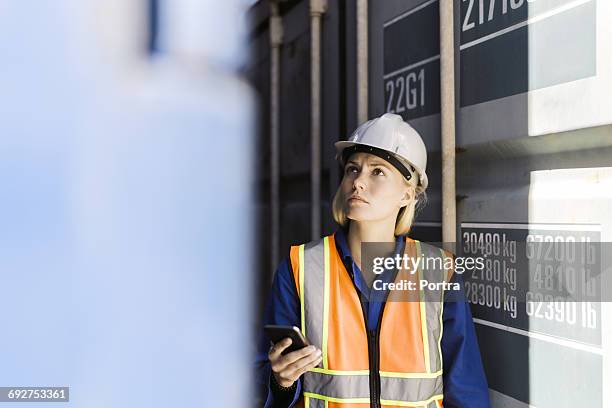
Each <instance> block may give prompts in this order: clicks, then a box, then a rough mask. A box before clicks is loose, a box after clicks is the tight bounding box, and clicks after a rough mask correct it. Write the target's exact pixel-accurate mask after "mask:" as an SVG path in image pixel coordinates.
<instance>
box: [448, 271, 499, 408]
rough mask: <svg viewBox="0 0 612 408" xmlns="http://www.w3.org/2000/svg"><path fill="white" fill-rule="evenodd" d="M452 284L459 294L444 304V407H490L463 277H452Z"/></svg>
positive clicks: (457, 275)
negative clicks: (458, 285) (454, 283)
mask: <svg viewBox="0 0 612 408" xmlns="http://www.w3.org/2000/svg"><path fill="white" fill-rule="evenodd" d="M451 282H458V283H459V284H460V285H461V291H460V293H457V294H453V295H452V296H450V297H449V298H447V301H446V302H444V311H443V317H442V320H443V324H444V329H443V333H442V359H443V367H444V374H443V378H444V407H445V408H467V407H469V408H489V407H490V406H491V404H490V402H489V389H488V386H487V379H486V377H485V374H484V370H483V367H482V360H481V357H480V350H479V349H478V341H477V339H476V331H475V329H474V322H473V321H472V313H471V312H470V304H469V303H468V302H467V301H466V299H465V293H464V288H463V278H462V277H461V275H460V274H457V273H455V274H453V277H452V279H451Z"/></svg>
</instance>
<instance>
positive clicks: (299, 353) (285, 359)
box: [280, 346, 317, 367]
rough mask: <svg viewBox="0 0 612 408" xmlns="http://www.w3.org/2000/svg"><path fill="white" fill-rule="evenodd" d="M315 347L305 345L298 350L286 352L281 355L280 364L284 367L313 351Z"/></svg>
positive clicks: (315, 349)
mask: <svg viewBox="0 0 612 408" xmlns="http://www.w3.org/2000/svg"><path fill="white" fill-rule="evenodd" d="M316 351H317V348H316V347H315V346H307V347H302V348H301V349H299V350H295V351H292V352H291V353H287V354H285V355H284V356H281V357H280V358H281V360H282V364H283V365H284V366H285V367H286V366H288V365H289V364H293V363H295V362H296V361H298V360H300V359H302V358H304V357H307V356H309V355H311V354H312V353H315V352H316Z"/></svg>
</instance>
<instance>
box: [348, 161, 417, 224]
mask: <svg viewBox="0 0 612 408" xmlns="http://www.w3.org/2000/svg"><path fill="white" fill-rule="evenodd" d="M413 179H414V177H413ZM340 188H341V191H342V198H343V204H344V210H345V212H346V215H347V217H348V218H349V219H351V220H354V221H383V220H390V219H392V220H393V222H395V219H396V218H397V214H398V212H399V210H400V209H401V208H402V207H404V206H406V205H408V204H410V202H411V200H412V199H413V198H414V187H413V186H412V185H410V184H409V183H408V182H407V181H406V179H405V177H404V176H402V174H401V173H400V172H399V170H398V169H396V168H395V167H394V166H392V165H391V164H389V163H388V162H387V161H386V160H383V159H381V158H380V157H378V156H374V155H372V154H369V153H361V152H360V153H355V154H353V155H351V156H350V157H349V160H348V161H347V163H346V164H345V166H344V177H343V179H342V184H341V186H340Z"/></svg>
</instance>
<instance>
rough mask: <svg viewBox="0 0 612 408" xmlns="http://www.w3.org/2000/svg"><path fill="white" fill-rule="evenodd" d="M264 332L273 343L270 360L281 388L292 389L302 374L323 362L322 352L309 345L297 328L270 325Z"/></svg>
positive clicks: (269, 355) (273, 372) (269, 353)
mask: <svg viewBox="0 0 612 408" xmlns="http://www.w3.org/2000/svg"><path fill="white" fill-rule="evenodd" d="M264 330H265V332H266V334H267V335H268V337H269V338H270V340H271V341H272V343H273V346H272V347H271V348H270V351H269V352H268V358H269V359H270V365H271V367H272V374H273V375H274V378H275V379H276V382H278V384H279V385H280V386H281V387H291V385H293V383H294V382H295V381H297V379H298V378H300V376H301V375H302V374H304V373H305V372H306V371H308V370H310V369H311V368H313V367H316V366H317V365H318V364H319V363H320V362H321V360H322V356H321V350H318V349H317V348H316V347H315V346H312V345H308V341H307V340H306V339H305V338H304V337H303V336H302V333H301V332H300V330H299V329H298V328H297V327H295V326H273V325H268V326H265V327H264Z"/></svg>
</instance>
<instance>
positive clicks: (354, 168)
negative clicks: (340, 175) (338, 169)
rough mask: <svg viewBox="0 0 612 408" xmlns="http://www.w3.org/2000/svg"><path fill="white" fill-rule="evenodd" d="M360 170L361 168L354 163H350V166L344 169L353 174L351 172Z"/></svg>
mask: <svg viewBox="0 0 612 408" xmlns="http://www.w3.org/2000/svg"><path fill="white" fill-rule="evenodd" d="M357 171H359V169H358V168H357V166H353V165H352V164H349V165H348V166H346V169H344V172H345V173H346V174H351V173H355V172H357Z"/></svg>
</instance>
